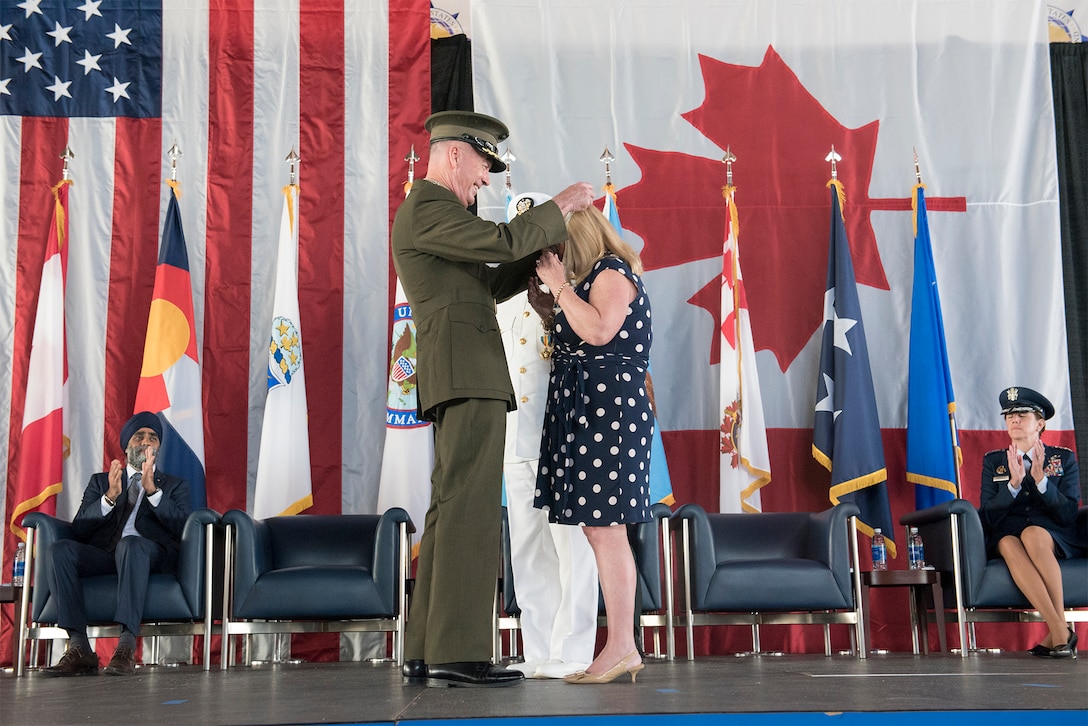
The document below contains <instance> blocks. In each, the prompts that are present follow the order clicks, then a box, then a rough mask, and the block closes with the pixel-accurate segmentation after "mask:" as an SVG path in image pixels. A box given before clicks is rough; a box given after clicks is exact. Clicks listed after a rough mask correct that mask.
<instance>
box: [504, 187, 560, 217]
mask: <svg viewBox="0 0 1088 726" xmlns="http://www.w3.org/2000/svg"><path fill="white" fill-rule="evenodd" d="M549 200H551V197H550V196H548V195H547V194H541V193H539V192H524V193H522V194H518V195H517V196H516V197H514V198H513V199H511V200H510V203H509V204H507V205H506V218H507V219H513V218H514V217H516V216H518V215H519V214H521V213H522V212H528V211H529V210H530V209H532V208H533V207H538V206H540V205H541V204H543V203H544V202H547V201H549Z"/></svg>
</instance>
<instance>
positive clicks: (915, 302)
mask: <svg viewBox="0 0 1088 726" xmlns="http://www.w3.org/2000/svg"><path fill="white" fill-rule="evenodd" d="M913 201H914V290H913V293H912V295H911V308H910V379H909V384H908V389H907V390H908V393H907V481H909V482H913V484H914V502H915V507H916V508H917V509H925V508H927V507H932V506H934V505H936V504H940V503H941V502H946V501H948V500H950V499H955V498H956V497H958V496H959V458H960V457H959V441H958V436H959V435H958V433H957V431H956V396H955V394H954V393H953V392H952V374H951V372H950V371H949V367H948V347H947V346H946V344H945V337H944V318H943V317H942V315H941V296H940V294H939V293H938V291H937V272H936V270H935V268H934V265H933V248H932V246H931V243H930V239H929V220H928V219H927V217H926V194H925V187H924V186H923V185H922V184H918V185H916V186H915V187H914V200H913Z"/></svg>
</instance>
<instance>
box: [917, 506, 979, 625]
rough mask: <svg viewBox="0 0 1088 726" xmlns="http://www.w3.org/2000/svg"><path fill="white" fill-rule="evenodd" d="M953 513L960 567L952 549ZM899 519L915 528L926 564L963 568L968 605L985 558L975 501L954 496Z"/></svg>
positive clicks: (947, 569) (946, 568) (953, 569)
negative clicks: (923, 551)
mask: <svg viewBox="0 0 1088 726" xmlns="http://www.w3.org/2000/svg"><path fill="white" fill-rule="evenodd" d="M953 515H955V522H956V536H957V538H958V540H959V547H960V562H959V563H958V564H959V567H957V563H956V558H955V553H954V552H953V549H952V523H953ZM899 522H900V524H903V525H905V526H907V527H917V528H918V533H919V534H921V535H922V543H923V545H924V546H925V556H926V564H927V565H930V566H932V567H933V568H934V569H936V570H938V571H941V572H956V571H957V570H959V571H961V572H962V576H963V582H962V584H963V588H964V600H965V603H966V604H967V606H968V607H970V606H971V605H970V603H973V602H974V601H975V596H976V593H977V591H978V587H979V585H980V583H981V582H982V575H983V572H984V571H985V569H986V561H987V556H986V538H985V535H984V533H983V530H982V520H981V519H980V518H979V515H978V509H976V508H975V505H974V504H972V503H971V502H969V501H967V500H966V499H953V500H951V501H948V502H942V503H941V504H938V505H936V506H933V507H929V508H928V509H922V510H919V511H916V512H910V513H908V514H905V515H903V516H902V517H900V519H899Z"/></svg>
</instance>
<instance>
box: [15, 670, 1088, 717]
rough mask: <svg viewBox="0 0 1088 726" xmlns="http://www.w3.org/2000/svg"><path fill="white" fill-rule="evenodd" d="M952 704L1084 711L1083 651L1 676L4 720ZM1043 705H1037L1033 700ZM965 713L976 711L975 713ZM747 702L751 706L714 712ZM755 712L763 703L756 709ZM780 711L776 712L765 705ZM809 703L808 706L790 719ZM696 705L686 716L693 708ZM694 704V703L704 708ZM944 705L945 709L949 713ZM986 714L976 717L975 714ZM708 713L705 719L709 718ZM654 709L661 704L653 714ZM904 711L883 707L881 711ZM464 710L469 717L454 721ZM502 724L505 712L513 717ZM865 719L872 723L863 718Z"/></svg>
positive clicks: (956, 713)
mask: <svg viewBox="0 0 1088 726" xmlns="http://www.w3.org/2000/svg"><path fill="white" fill-rule="evenodd" d="M915 711H924V712H952V713H951V714H949V715H946V717H945V719H944V720H942V719H940V718H937V719H934V718H932V715H931V714H927V715H926V716H927V717H926V718H925V722H926V724H927V726H929V725H930V724H933V723H935V722H936V723H945V722H949V723H953V722H958V723H961V724H962V723H967V722H974V721H976V720H985V722H986V723H987V724H989V725H990V726H992V725H993V724H1000V723H1014V722H1020V723H1023V722H1026V723H1044V722H1045V723H1047V724H1067V723H1070V724H1081V725H1082V726H1083V724H1085V723H1088V719H1086V718H1085V713H1086V712H1088V661H1085V660H1042V659H1038V658H1032V657H1030V656H1028V655H1027V654H1018V653H1016V654H1014V653H1002V654H977V655H972V656H970V657H969V658H967V659H962V658H960V657H959V655H957V654H937V655H930V656H912V655H908V654H889V655H874V656H872V657H870V658H869V659H867V660H865V661H861V660H857V659H855V658H853V657H850V656H846V655H838V656H833V657H830V658H827V657H824V656H821V655H785V656H759V657H735V656H721V657H703V658H700V659H698V660H696V661H694V662H689V661H686V660H684V661H675V662H672V663H669V662H666V661H659V660H653V659H650V660H649V661H648V663H647V667H646V669H645V670H643V671H642V673H640V674H639V676H638V682H637V683H635V684H632V683H630V681H626V682H620V681H616V682H614V683H611V684H608V685H602V686H573V685H570V684H567V683H564V682H562V681H536V680H534V681H526V682H524V683H522V684H519V685H517V686H513V687H510V688H496V689H482V688H471V689H469V688H427V687H424V686H406V685H404V684H403V683H402V679H401V677H400V675H399V670H398V669H397V668H396V667H395V666H394V665H392V664H390V663H314V664H297V665H275V666H255V667H247V668H234V669H231V670H230V671H229V672H222V671H219V670H213V671H210V672H207V673H205V672H204V671H203V670H201V669H200V668H199V667H196V666H189V665H183V666H178V667H162V666H158V667H141V668H140V669H139V670H138V671H137V674H136V675H135V676H133V677H130V678H116V677H108V676H97V677H81V678H46V677H44V676H42V675H40V674H38V673H33V672H32V673H30V674H29V675H27V676H26V677H24V678H18V679H17V678H15V677H14V676H12V675H11V674H6V675H4V676H2V677H0V722H3V723H4V724H20V725H25V724H39V725H42V726H44V725H46V724H49V725H53V724H86V723H101V724H105V723H110V724H151V723H155V724H175V723H185V724H302V723H396V722H402V721H412V722H418V721H444V720H455V719H456V720H462V719H512V720H518V719H525V718H537V719H539V720H538V721H537V722H536V723H537V724H546V723H548V722H549V721H550V720H551V719H547V718H544V719H540V717H548V716H551V717H566V718H564V721H569V717H572V716H573V717H593V716H610V717H619V718H618V719H616V718H607V719H589V721H607V722H609V723H613V722H616V721H627V722H628V723H635V722H645V720H644V719H639V718H633V717H636V716H638V715H661V714H675V715H676V717H674V718H671V719H669V721H667V722H666V723H670V724H671V723H687V722H689V720H690V722H691V723H725V722H729V723H752V722H759V723H813V722H814V721H818V720H826V719H827V718H828V717H835V718H845V721H842V722H843V723H847V722H850V719H849V718H846V717H848V716H850V715H851V714H852V713H864V712H868V713H872V712H893V713H894V712H900V713H901V715H903V716H904V717H910V714H908V713H906V712H915ZM1037 711H1046V712H1048V713H1047V714H1045V716H1046V718H1045V719H1042V718H1040V716H1039V714H1038V713H1027V712H1037ZM964 712H971V715H969V714H968V713H964ZM715 714H719V715H725V714H743V715H746V716H747V718H745V719H740V720H738V719H737V718H735V717H734V718H726V717H724V716H721V717H718V716H714V715H715ZM756 714H762V715H764V716H756ZM772 714H781V715H783V716H782V717H780V718H778V719H772V718H766V717H769V716H770V715H772ZM802 714H809V715H810V716H811V717H812V718H810V719H803V718H798V717H800V716H801V715H802ZM684 715H691V716H690V719H689V717H688V716H684ZM696 715H700V716H702V718H699V717H697V716H696ZM949 716H950V717H949ZM983 717H984V718H983ZM708 719H709V720H708ZM653 720H654V721H657V722H660V716H658V718H655V719H653ZM892 722H899V719H897V718H893V719H891V720H889V719H887V718H884V719H883V720H882V722H881V723H883V724H888V723H892ZM462 723H464V721H462ZM507 723H510V721H508V722H507ZM869 723H872V721H871V720H870V721H869Z"/></svg>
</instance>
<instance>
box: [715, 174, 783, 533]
mask: <svg viewBox="0 0 1088 726" xmlns="http://www.w3.org/2000/svg"><path fill="white" fill-rule="evenodd" d="M735 194H736V187H734V186H733V185H732V184H730V185H728V186H726V187H725V189H724V190H723V195H724V196H725V208H726V215H725V243H724V244H723V246H722V312H721V321H722V323H721V337H722V347H721V351H722V353H721V365H720V366H719V368H720V372H719V376H720V381H721V387H720V389H719V391H720V392H719V409H720V410H721V411H722V421H721V433H720V436H721V446H720V447H719V454H720V460H719V473H720V479H721V486H720V488H719V491H720V501H719V508H720V511H722V512H760V511H763V505H762V502H761V500H760V495H759V490H760V489H762V488H763V487H764V486H766V485H767V484H768V483H769V482H770V481H771V457H770V454H769V453H768V451H767V426H766V423H765V422H764V420H763V397H762V395H761V393H760V390H759V372H758V371H757V370H756V348H755V344H754V343H753V342H752V320H751V317H750V316H749V314H748V299H747V296H746V295H745V293H744V278H743V276H742V275H741V269H740V248H739V247H738V245H737V241H738V239H739V237H740V224H739V221H738V218H737V205H736V201H735Z"/></svg>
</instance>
